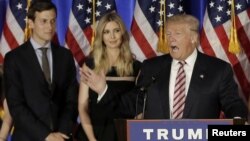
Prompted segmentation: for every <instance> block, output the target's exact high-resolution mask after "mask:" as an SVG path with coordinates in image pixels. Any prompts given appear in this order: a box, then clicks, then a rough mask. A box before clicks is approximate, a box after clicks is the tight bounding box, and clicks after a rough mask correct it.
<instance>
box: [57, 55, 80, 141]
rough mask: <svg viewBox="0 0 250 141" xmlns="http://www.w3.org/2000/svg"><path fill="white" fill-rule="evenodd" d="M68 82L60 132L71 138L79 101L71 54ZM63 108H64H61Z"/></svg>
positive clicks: (67, 66)
mask: <svg viewBox="0 0 250 141" xmlns="http://www.w3.org/2000/svg"><path fill="white" fill-rule="evenodd" d="M66 68H67V70H68V71H67V74H65V75H66V76H67V81H66V82H65V83H67V84H66V86H67V88H66V91H65V93H64V95H65V99H64V104H63V105H64V107H63V110H62V114H61V116H60V120H59V121H60V123H59V132H62V133H65V134H67V135H69V136H71V133H72V129H73V128H74V125H75V123H76V118H77V99H78V82H77V79H76V67H75V63H74V59H73V56H72V54H71V53H69V55H68V64H67V65H66ZM61 108H62V107H61Z"/></svg>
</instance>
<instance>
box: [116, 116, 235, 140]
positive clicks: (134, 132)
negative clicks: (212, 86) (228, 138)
mask: <svg viewBox="0 0 250 141" xmlns="http://www.w3.org/2000/svg"><path fill="white" fill-rule="evenodd" d="M236 122H238V121H236ZM236 122H235V121H234V120H233V119H181V120H126V119H116V120H115V124H116V129H117V134H118V139H119V141H165V140H202V141H203V140H204V141H206V140H207V139H208V130H207V129H208V125H233V124H235V123H236ZM236 124H239V123H236Z"/></svg>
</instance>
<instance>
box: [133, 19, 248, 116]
mask: <svg viewBox="0 0 250 141" xmlns="http://www.w3.org/2000/svg"><path fill="white" fill-rule="evenodd" d="M166 36H167V39H168V44H169V45H168V48H169V51H170V54H166V55H163V56H159V57H155V58H152V59H148V60H145V61H144V62H143V65H142V68H141V72H140V75H139V77H138V81H137V85H138V87H139V88H141V89H145V90H146V93H145V94H146V95H147V98H146V102H145V103H144V102H139V106H138V107H139V108H138V109H139V112H138V113H140V112H142V111H143V110H142V109H144V108H143V107H144V106H142V105H145V111H144V112H143V113H144V114H143V115H144V118H146V119H182V118H186V119H216V118H219V116H220V112H221V111H223V112H224V113H225V116H226V118H233V117H241V118H246V117H247V108H246V106H245V104H244V103H243V101H242V99H241V98H240V96H239V94H238V88H237V84H236V83H235V80H234V78H233V71H232V68H231V66H230V64H228V63H227V62H225V61H222V60H220V59H218V58H215V57H210V56H208V55H205V54H203V53H201V52H199V51H198V50H197V47H198V46H199V22H198V20H197V19H196V18H195V17H193V16H191V15H176V16H172V17H170V18H168V19H167V23H166Z"/></svg>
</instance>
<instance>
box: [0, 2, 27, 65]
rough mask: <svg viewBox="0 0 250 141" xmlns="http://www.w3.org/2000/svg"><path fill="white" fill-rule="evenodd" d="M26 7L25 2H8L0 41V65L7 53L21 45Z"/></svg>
mask: <svg viewBox="0 0 250 141" xmlns="http://www.w3.org/2000/svg"><path fill="white" fill-rule="evenodd" d="M26 7H27V1H26V0H18V1H17V0H9V4H8V6H7V9H6V19H5V22H4V27H3V32H2V36H1V41H0V52H1V54H0V64H2V63H3V57H4V55H5V54H6V53H7V52H8V51H10V50H12V49H14V48H16V47H17V46H18V45H20V44H22V43H23V40H24V29H25V25H26V22H25V19H26V13H27V9H26Z"/></svg>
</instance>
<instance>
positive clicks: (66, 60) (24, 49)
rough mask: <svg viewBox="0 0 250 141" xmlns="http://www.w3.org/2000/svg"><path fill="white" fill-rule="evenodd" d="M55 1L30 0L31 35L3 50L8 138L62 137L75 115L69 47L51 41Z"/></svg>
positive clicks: (41, 140)
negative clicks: (11, 126) (9, 125)
mask: <svg viewBox="0 0 250 141" xmlns="http://www.w3.org/2000/svg"><path fill="white" fill-rule="evenodd" d="M56 16H57V12H56V7H55V5H54V4H53V3H52V2H50V1H47V0H43V1H34V2H33V3H32V4H31V7H30V9H29V11H28V22H29V27H30V28H31V29H32V36H31V38H30V39H29V40H28V41H27V42H25V43H24V44H22V45H21V46H19V47H17V48H16V49H13V50H12V51H10V52H9V53H7V54H6V56H5V59H4V80H5V90H6V98H7V102H8V106H9V110H10V113H11V116H12V118H13V123H14V133H13V136H12V140H13V141H45V140H46V141H65V140H68V139H69V138H70V136H71V134H72V129H73V125H74V122H76V118H77V94H78V83H77V80H76V68H75V64H74V59H73V56H72V54H71V52H70V51H69V50H68V49H66V48H64V47H60V46H57V45H55V44H53V43H52V42H51V39H52V38H53V36H54V34H55V30H56Z"/></svg>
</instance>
